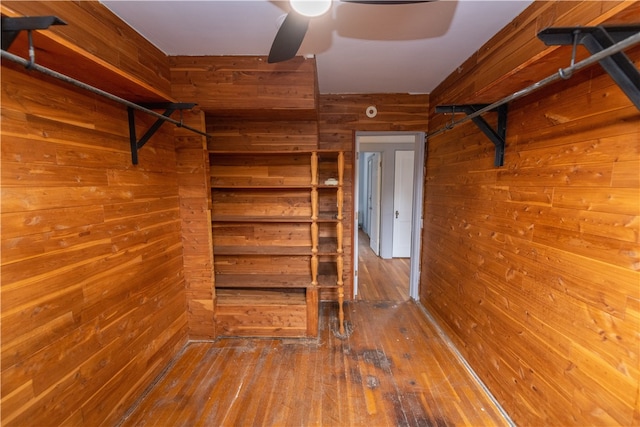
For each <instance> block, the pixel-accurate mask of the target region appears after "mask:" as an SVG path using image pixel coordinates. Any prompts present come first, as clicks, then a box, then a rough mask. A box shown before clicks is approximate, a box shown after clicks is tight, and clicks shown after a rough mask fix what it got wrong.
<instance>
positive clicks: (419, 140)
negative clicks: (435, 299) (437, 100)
mask: <svg viewBox="0 0 640 427" xmlns="http://www.w3.org/2000/svg"><path fill="white" fill-rule="evenodd" d="M394 136H395V137H397V139H402V140H403V141H411V142H412V144H413V149H414V169H413V182H414V186H413V201H414V204H413V214H412V220H411V260H410V271H409V297H410V298H413V299H414V300H418V299H419V298H420V295H419V293H420V242H421V238H422V204H423V188H424V175H425V163H424V161H425V158H424V157H425V145H426V142H425V133H424V132H366V131H356V132H355V133H354V140H355V141H354V153H353V159H354V162H353V217H352V230H351V241H352V242H353V243H352V254H353V260H352V263H353V269H352V271H353V273H352V283H353V295H352V297H353V298H355V297H356V296H357V295H358V210H359V203H360V202H359V197H360V196H359V185H360V178H359V174H360V171H359V169H360V167H359V163H360V161H359V153H360V151H361V147H360V145H361V143H364V144H368V143H373V142H383V141H384V139H385V138H386V139H387V140H388V139H389V137H394ZM363 141H364V142H363ZM362 151H371V152H373V151H378V150H375V149H365V150H362ZM383 173H384V171H383Z"/></svg>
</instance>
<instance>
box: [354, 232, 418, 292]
mask: <svg viewBox="0 0 640 427" xmlns="http://www.w3.org/2000/svg"><path fill="white" fill-rule="evenodd" d="M409 264H410V260H409V258H393V259H382V258H380V257H378V256H377V255H376V254H375V253H374V252H373V250H372V249H371V247H370V246H369V236H367V235H366V234H365V232H364V231H362V230H358V296H357V298H358V299H359V300H363V301H407V300H408V299H409Z"/></svg>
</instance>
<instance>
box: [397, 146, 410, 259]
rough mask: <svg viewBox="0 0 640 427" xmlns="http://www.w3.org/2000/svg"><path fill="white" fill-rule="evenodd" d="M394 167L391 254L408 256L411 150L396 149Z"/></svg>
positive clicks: (401, 256) (400, 256) (399, 256)
mask: <svg viewBox="0 0 640 427" xmlns="http://www.w3.org/2000/svg"><path fill="white" fill-rule="evenodd" d="M395 169H396V170H395V180H394V185H393V214H394V215H393V249H392V256H393V257H394V258H409V257H410V256H411V218H412V213H413V151H396V159H395Z"/></svg>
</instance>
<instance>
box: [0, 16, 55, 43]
mask: <svg viewBox="0 0 640 427" xmlns="http://www.w3.org/2000/svg"><path fill="white" fill-rule="evenodd" d="M52 25H67V23H66V22H64V21H63V20H62V19H60V18H58V17H57V16H25V17H19V18H10V17H8V16H3V17H2V50H9V48H10V47H11V44H12V43H13V41H14V40H15V39H16V38H17V37H18V34H20V31H23V30H26V31H28V32H29V39H31V31H32V30H46V29H47V28H49V27H50V26H52ZM29 44H30V45H31V43H29ZM29 47H30V48H32V46H29Z"/></svg>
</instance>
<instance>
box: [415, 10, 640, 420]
mask: <svg viewBox="0 0 640 427" xmlns="http://www.w3.org/2000/svg"><path fill="white" fill-rule="evenodd" d="M638 12H639V10H638V2H626V3H622V2H577V3H569V2H558V3H552V2H540V3H535V4H534V5H533V6H532V7H531V8H529V9H528V10H527V11H525V13H524V14H523V15H522V16H521V17H519V18H518V19H517V20H516V21H514V23H512V25H511V26H509V27H508V28H507V29H506V30H505V31H503V32H501V33H500V34H498V35H497V36H496V37H495V38H494V39H492V40H491V41H490V42H489V43H488V44H487V45H486V46H485V47H484V48H483V49H481V50H480V51H479V52H478V53H477V54H476V55H475V56H474V57H473V58H470V60H469V61H467V62H466V63H465V65H464V67H463V68H462V69H463V71H462V75H458V74H457V73H456V75H452V76H451V77H450V78H449V79H447V80H446V81H445V82H444V83H443V84H442V85H441V86H440V87H439V88H438V89H437V90H435V91H434V92H433V93H432V94H431V111H433V107H435V106H436V105H440V104H452V103H465V102H469V103H471V102H474V101H477V100H482V101H485V102H487V101H491V102H492V101H495V100H497V99H499V98H500V97H502V96H505V95H508V94H509V92H506V93H505V92H500V88H499V86H500V85H504V86H505V87H506V88H507V89H506V90H507V91H510V90H511V89H513V86H514V85H519V88H522V87H525V86H527V85H528V84H530V83H532V82H534V81H537V80H540V79H542V78H544V77H546V76H547V75H548V74H550V73H552V72H554V71H557V69H558V68H560V67H564V66H567V65H568V61H569V58H570V55H571V48H570V47H567V48H565V49H557V48H554V49H547V48H546V47H545V46H544V45H543V44H542V43H541V42H539V41H536V36H535V34H536V33H537V31H538V30H541V29H543V28H544V27H546V26H549V25H553V26H563V25H564V26H576V25H593V24H596V25H597V24H600V23H603V24H620V23H625V22H626V23H630V22H634V21H633V20H631V17H633V16H635V17H636V18H635V23H637V17H638V16H640V14H639V13H638ZM541 45H542V46H541ZM498 46H499V48H498ZM522 46H525V47H526V48H525V49H523V48H522ZM627 53H628V54H629V55H630V57H631V58H633V60H634V61H635V63H636V67H637V66H638V64H639V63H640V49H639V48H634V49H633V50H630V51H628V52H627ZM580 54H581V55H583V56H584V52H581V53H580ZM500 55H502V56H503V57H504V61H499V60H498V59H499V56H500ZM509 55H511V56H509ZM534 56H537V58H538V59H536V58H534ZM540 58H542V59H540ZM536 61H539V62H536ZM540 62H542V63H540ZM504 63H509V64H510V66H511V67H513V70H514V71H505V69H503V70H500V69H499V68H500V67H505V65H504ZM498 64H503V65H501V66H499V65H498ZM518 64H525V65H524V66H523V67H520V66H519V65H518ZM536 70H538V71H539V70H544V72H538V73H536ZM547 71H548V73H547V74H545V73H546V72H547ZM504 75H508V76H507V77H504ZM514 80H515V81H514ZM487 94H490V95H489V98H485V99H483V97H486V96H487ZM491 96H496V97H495V98H492V99H491V98H490V97H491ZM486 116H487V118H488V119H489V120H490V121H492V122H495V118H492V117H491V114H487V115H486ZM446 120H450V117H449V116H445V115H436V114H433V115H432V116H431V117H430V122H429V128H430V130H431V131H434V130H436V129H438V128H440V127H441V126H443V125H444V124H445V121H446ZM427 149H428V153H427V178H426V182H425V204H424V234H423V252H422V253H423V258H422V278H421V302H422V303H423V304H424V306H425V307H426V308H427V309H428V310H429V311H430V312H431V313H432V314H433V315H434V317H435V318H436V319H437V321H438V323H439V324H440V325H441V326H443V327H444V329H445V330H446V332H447V333H448V334H449V336H450V337H451V338H452V340H453V341H454V343H455V345H456V346H457V347H458V349H459V350H460V351H461V353H462V354H463V356H464V357H465V359H466V360H467V361H468V362H469V363H470V365H471V366H472V368H473V369H474V370H475V371H476V372H477V373H478V375H479V376H480V377H481V379H482V380H483V381H484V382H485V384H486V385H487V386H488V388H489V389H490V390H491V392H492V393H493V394H494V396H496V398H497V399H498V400H499V402H500V403H501V404H502V405H503V407H504V408H505V410H506V411H507V412H508V413H509V415H510V416H511V417H512V419H513V420H514V421H515V422H516V423H517V424H518V425H638V424H640V413H639V410H638V405H639V401H638V399H639V394H638V393H639V391H638V390H639V379H640V372H639V369H640V363H639V353H640V339H639V334H638V331H639V330H640V273H639V265H640V260H639V253H640V247H639V243H640V240H639V235H640V233H639V232H640V219H639V218H640V111H638V109H637V108H636V107H634V106H633V105H632V104H631V102H630V101H629V99H628V98H627V97H626V96H625V95H624V94H623V93H622V91H621V90H620V89H619V88H618V87H617V86H616V85H615V84H614V83H613V81H612V80H611V78H610V77H609V76H608V75H607V74H605V73H604V72H603V71H602V69H601V68H600V67H599V66H594V67H591V68H589V69H587V70H584V71H581V72H579V73H576V74H575V75H574V77H573V78H571V79H570V80H568V81H561V82H559V83H557V84H553V85H551V86H548V87H546V88H545V89H543V90H540V91H539V92H536V93H534V94H532V95H529V96H527V97H525V98H522V99H520V100H518V101H515V102H512V103H511V104H510V105H509V114H508V128H507V147H506V155H505V165H504V166H503V167H501V168H495V167H494V166H493V145H492V144H491V142H490V141H489V140H488V139H487V138H486V137H485V136H484V135H483V134H481V133H480V132H479V131H478V129H477V128H476V127H475V125H473V124H471V123H467V124H464V125H461V126H459V127H457V128H455V129H453V130H450V131H447V132H446V133H444V134H442V135H439V136H437V137H434V138H431V139H429V141H428V144H427Z"/></svg>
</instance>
